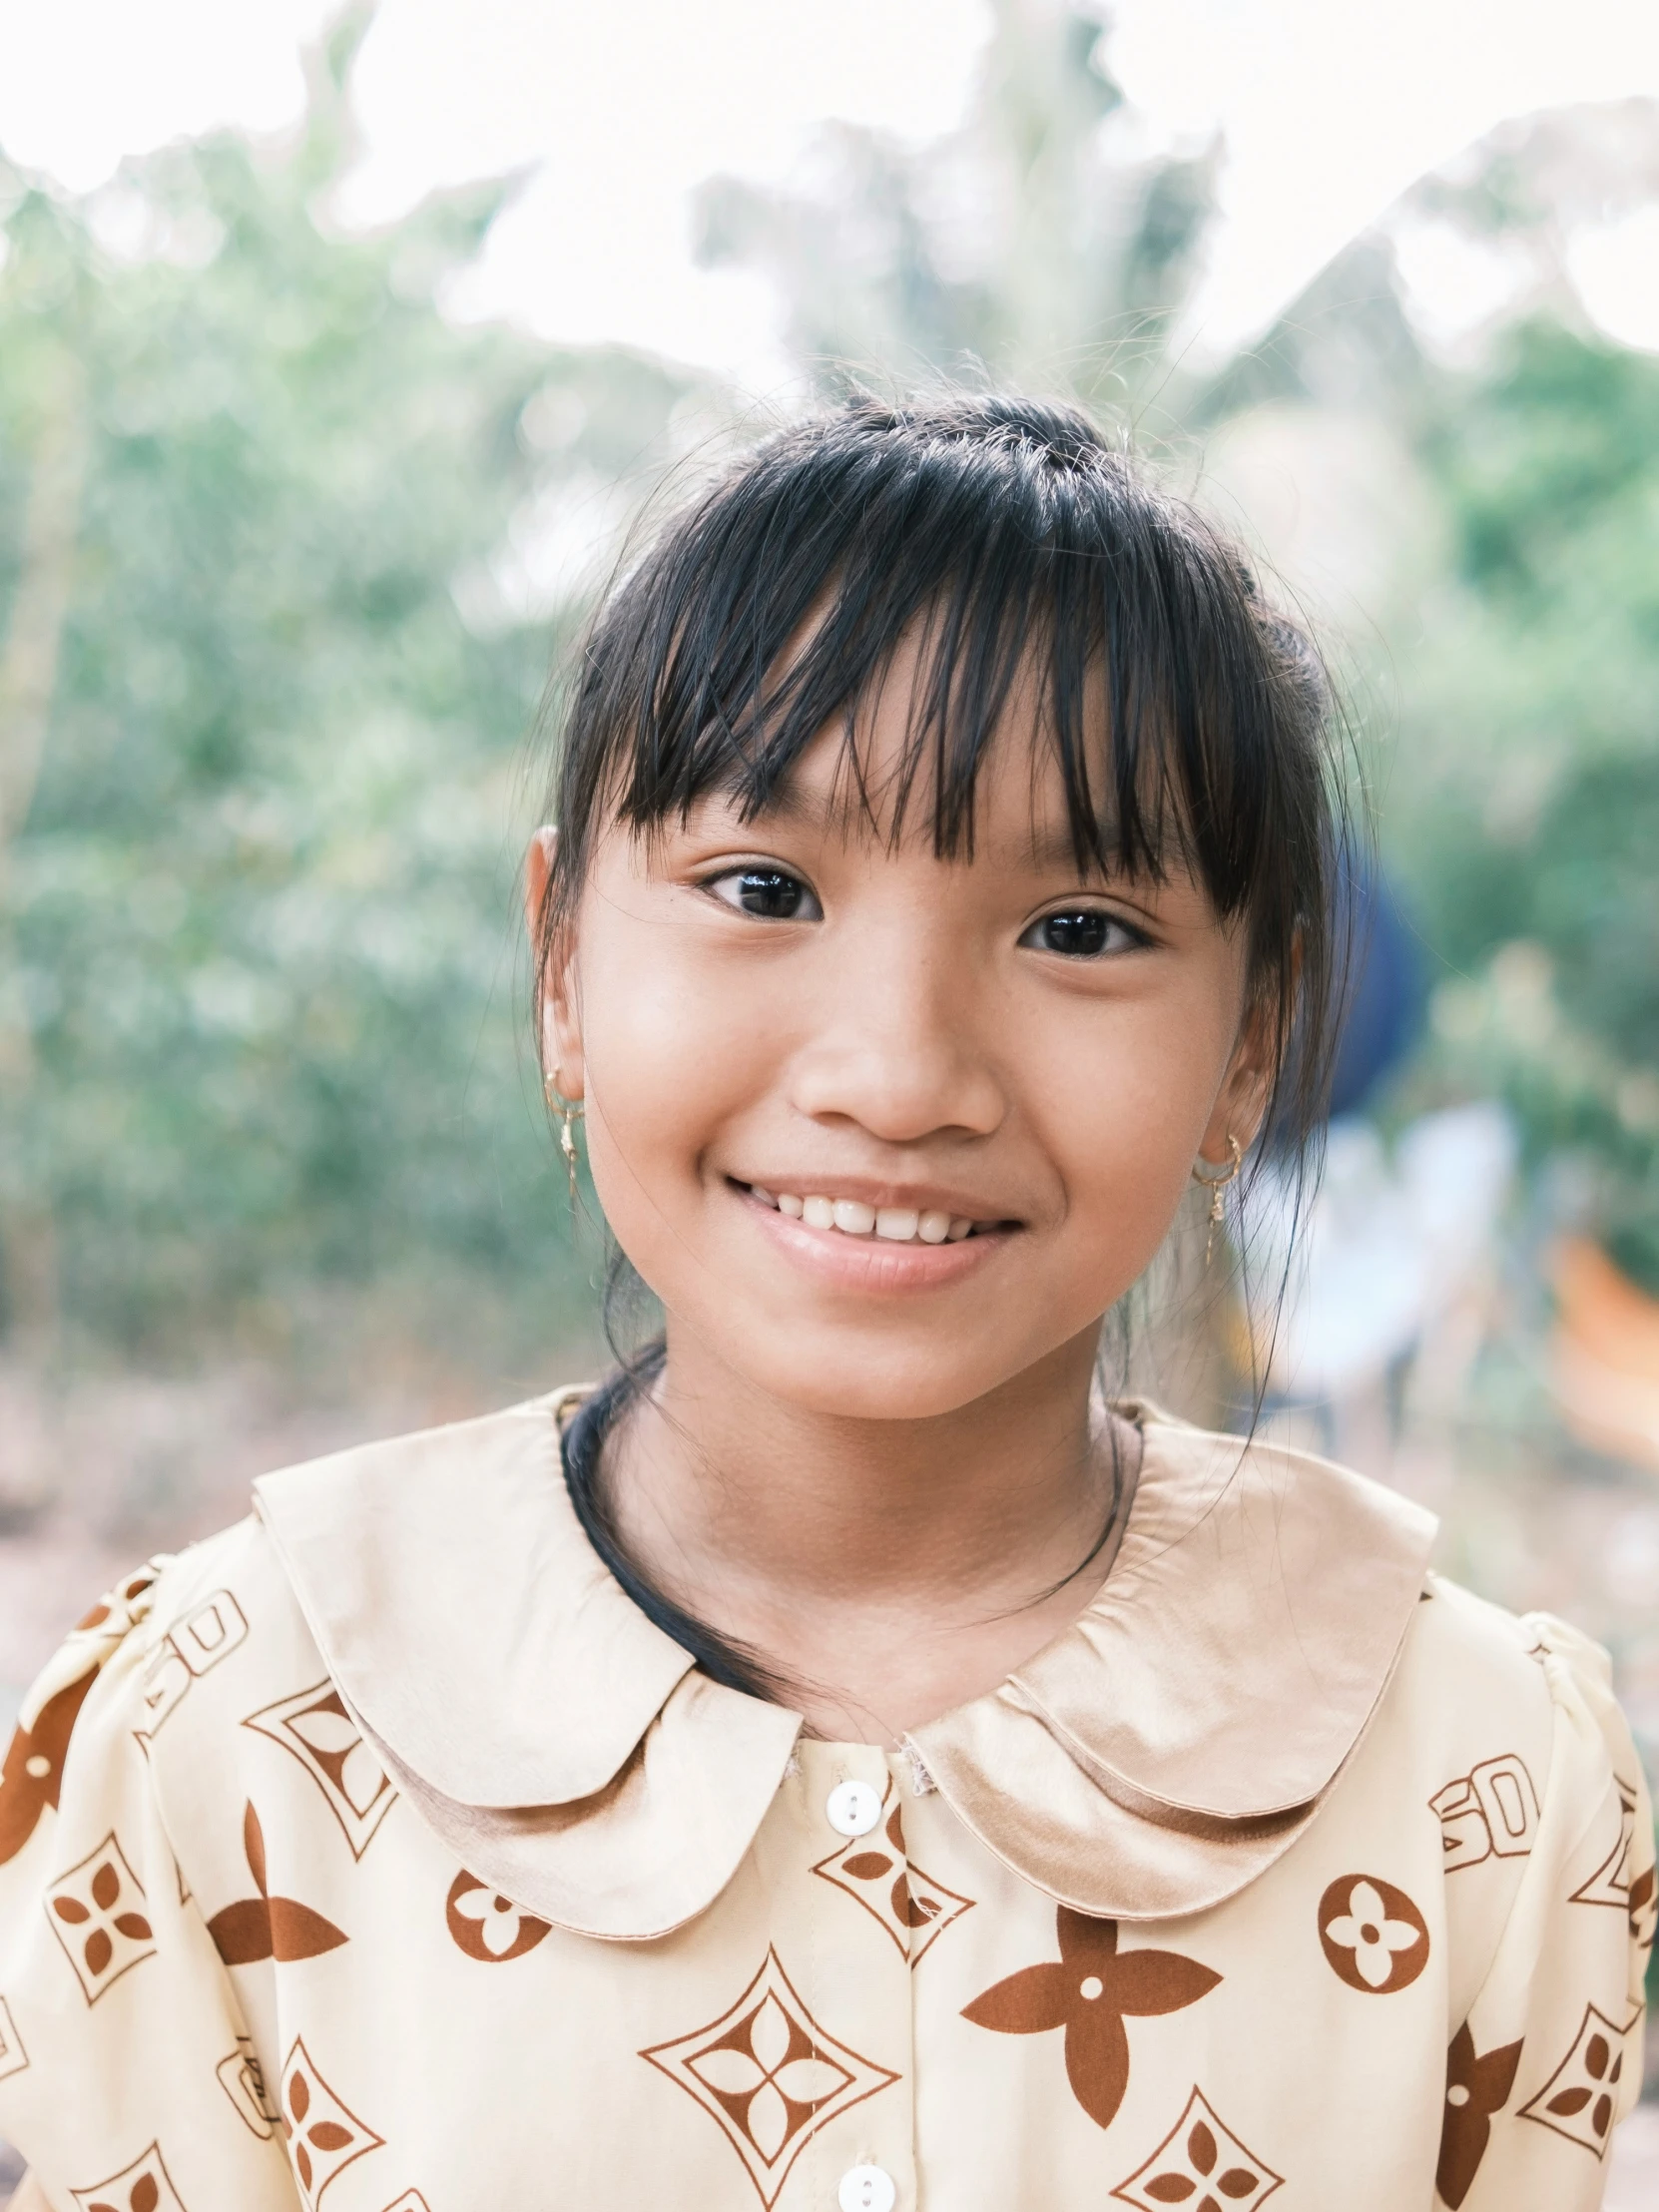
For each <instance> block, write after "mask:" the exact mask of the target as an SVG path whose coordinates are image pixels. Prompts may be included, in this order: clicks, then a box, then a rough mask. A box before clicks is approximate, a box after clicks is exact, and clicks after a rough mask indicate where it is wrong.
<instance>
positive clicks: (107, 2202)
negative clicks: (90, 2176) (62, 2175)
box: [70, 2143, 185, 2212]
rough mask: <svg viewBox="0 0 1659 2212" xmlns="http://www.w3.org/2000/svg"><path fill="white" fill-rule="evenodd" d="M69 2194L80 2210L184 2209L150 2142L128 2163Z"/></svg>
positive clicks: (148, 2211)
mask: <svg viewBox="0 0 1659 2212" xmlns="http://www.w3.org/2000/svg"><path fill="white" fill-rule="evenodd" d="M70 2195H71V2196H72V2197H73V2198H74V2199H75V2202H76V2203H77V2204H78V2205H80V2206H81V2207H82V2208H83V2212H185V2204H184V2199H183V2198H182V2197H181V2196H180V2194H179V2192H178V2190H177V2189H175V2188H174V2186H173V2183H172V2180H171V2179H170V2178H169V2175H168V2171H167V2165H166V2162H165V2161H164V2159H163V2157H162V2154H161V2150H160V2147H159V2146H158V2145H157V2144H155V2143H152V2144H151V2146H150V2148H149V2149H148V2150H147V2151H145V2152H143V2153H142V2155H141V2156H139V2157H137V2158H135V2159H134V2160H133V2163H132V2164H131V2165H130V2166H123V2167H122V2169H121V2171H120V2173H118V2174H111V2176H110V2178H109V2180H108V2181H98V2182H94V2184H93V2185H92V2187H91V2188H90V2189H72V2190H71V2191H70Z"/></svg>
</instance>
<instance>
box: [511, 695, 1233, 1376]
mask: <svg viewBox="0 0 1659 2212" xmlns="http://www.w3.org/2000/svg"><path fill="white" fill-rule="evenodd" d="M908 692H909V682H908V671H907V670H906V668H905V667H904V666H903V665H902V664H900V665H899V666H897V667H895V669H894V671H893V673H892V675H891V677H890V678H889V680H888V682H887V684H886V685H885V686H884V688H883V691H882V693H881V696H880V698H879V699H878V701H877V702H876V706H875V709H874V712H873V715H872V716H871V718H870V722H869V732H868V743H867V746H866V747H865V748H864V749H863V757H864V760H865V765H866V769H867V772H868V775H869V780H870V790H871V794H872V799H873V803H874V806H875V811H876V814H877V817H878V818H879V817H880V815H881V814H882V812H883V809H882V806H881V798H880V795H881V792H882V789H883V770H884V769H885V770H886V772H887V774H888V775H890V770H891V765H892V764H893V763H894V762H895V761H896V760H897V759H898V758H899V756H900V753H901V749H902V745H903V739H904V732H905V723H906V715H907V709H908ZM1018 719H1019V718H1018V717H1015V716H1011V717H1010V727H1009V728H1008V730H1007V732H1006V735H1005V736H1004V737H1003V738H1002V740H1001V741H1000V742H999V744H998V747H997V749H996V751H995V753H994V755H993V757H992V760H991V762H990V764H989V766H988V769H987V771H986V773H985V775H984V776H983V777H982V778H981V781H980V787H979V793H978V810H977V821H976V831H975V850H974V856H973V858H972V859H971V860H967V859H955V860H940V859H937V858H935V857H934V855H933V851H932V846H931V831H930V828H929V826H928V825H927V824H926V822H925V821H922V822H921V823H919V824H918V825H917V826H916V828H915V829H914V830H909V829H907V830H906V831H905V834H904V836H903V838H902V839H901V840H900V841H899V843H898V844H897V845H896V847H892V846H890V845H889V841H888V839H887V837H886V836H885V835H884V834H883V833H882V831H881V830H880V829H879V828H878V829H877V830H875V831H871V830H870V828H869V825H868V823H867V821H860V820H859V819H858V817H857V816H856V815H855V814H852V815H849V814H848V812H847V810H846V809H845V807H844V805H843V801H844V797H845V774H844V767H843V766H842V764H841V747H840V741H839V736H838V733H837V734H834V735H831V736H829V737H827V738H826V739H825V740H824V741H822V742H821V743H820V744H819V745H818V746H816V747H815V748H814V749H813V750H812V751H811V752H810V753H809V754H808V755H807V756H806V757H805V759H804V761H803V763H802V766H801V768H800V771H799V773H798V775H797V776H796V778H795V780H794V782H793V785H792V787H791V789H790V791H789V794H788V796H787V799H786V801H785V803H784V804H783V805H781V806H780V807H779V808H777V809H776V810H774V811H773V812H771V813H769V814H768V815H767V816H766V817H765V818H763V819H762V820H761V821H758V822H752V823H749V824H747V825H746V824H744V823H742V822H740V821H739V819H738V817H737V813H736V810H735V809H734V807H733V806H732V805H731V804H730V803H729V802H726V801H723V800H721V799H718V798H712V799H708V800H706V801H704V802H703V803H701V804H700V805H699V806H698V807H697V808H696V810H695V811H694V813H693V814H692V817H691V819H690V821H689V822H688V823H687V824H686V825H685V826H684V827H682V826H681V825H680V823H679V822H678V820H677V819H673V820H671V821H670V822H669V823H668V824H666V825H664V826H663V827H662V829H661V830H660V831H659V832H658V833H656V834H654V835H653V836H652V837H650V838H642V837H638V836H634V835H632V834H630V833H628V832H626V831H624V830H617V829H613V830H611V831H610V832H609V833H607V834H606V835H605V836H604V837H603V838H602V839H601V841H600V842H599V845H598V848H597V850H596V852H595V855H594V859H593V863H592V867H591V870H590V873H589V877H588V880H587V882H586V884H585V886H584V890H583V894H582V898H581V902H580V906H579V909H578V912H577V917H576V924H575V929H574V933H573V936H572V938H571V940H570V942H569V943H568V945H567V946H566V947H565V958H564V963H563V966H562V968H561V970H560V972H558V973H557V974H556V975H555V976H553V977H552V978H551V981H550V988H549V991H548V996H547V1000H546V1007H545V1018H546V1022H547V1032H548V1033H547V1040H546V1041H547V1065H548V1068H549V1070H550V1071H551V1072H553V1073H554V1074H555V1075H556V1078H557V1080H558V1082H559V1085H560V1087H561V1089H563V1090H564V1091H565V1093H566V1094H567V1095H576V1096H581V1097H582V1098H583V1099H584V1100H585V1103H586V1119H585V1129H586V1134H587V1143H588V1151H589V1158H590V1162H591V1165H592V1171H593V1178H594V1184H595V1188H596V1190H597V1192H598V1195H599V1200H600V1203H601V1205H602V1206H603V1208H604V1210H605V1215H606V1218H607V1219H608V1221H609V1222H610V1225H611V1227H612V1229H613V1231H614V1232H615V1234H616V1236H617V1239H618V1240H619V1242H620V1243H621V1245H622V1248H623V1250H624V1251H625V1252H626V1253H627V1255H628V1257H629V1259H630V1260H631V1261H632V1262H633V1264H634V1266H635V1267H636V1268H637V1270H638V1271H639V1273H640V1275H641V1276H642V1277H643V1278H644V1279H645V1281H646V1282H647V1283H648V1284H649V1285H650V1287H651V1289H652V1290H653V1291H654V1292H655V1293H656V1294H657V1296H658V1298H659V1299H660V1300H661V1301H662V1304H663V1306H664V1308H665V1309H666V1312H667V1315H668V1319H669V1334H670V1345H671V1351H672V1348H673V1347H674V1346H675V1345H676V1344H678V1343H680V1342H682V1341H683V1333H685V1332H691V1333H693V1334H694V1335H695V1336H696V1337H697V1338H698V1339H700V1340H701V1341H702V1346H703V1348H704V1350H705V1351H706V1352H707V1353H710V1354H713V1355H714V1356H715V1357H716V1358H717V1359H718V1360H719V1361H720V1362H722V1363H723V1364H724V1365H725V1366H727V1367H728V1368H729V1369H731V1370H734V1371H736V1372H737V1373H738V1374H739V1375H741V1376H742V1377H744V1378H745V1379H746V1380H747V1381H748V1382H749V1383H751V1384H752V1385H754V1386H755V1387H757V1388H759V1389H761V1390H764V1391H766V1392H768V1393H769V1394H772V1395H774V1396H776V1397H778V1398H781V1399H783V1400H785V1401H787V1402H789V1403H791V1404H793V1405H795V1406H797V1407H799V1408H800V1409H801V1410H803V1411H808V1410H812V1411H818V1412H824V1413H836V1414H843V1415H850V1416H853V1417H862V1418H866V1419H878V1420H885V1419H905V1418H916V1417H920V1416H926V1415H930V1414H939V1413H946V1412H950V1411H954V1410H956V1409H957V1408H959V1407H961V1406H963V1405H966V1404H968V1403H970V1402H971V1401H973V1400H974V1399H976V1398H979V1397H981V1396H982V1395H984V1394H985V1393H986V1392H987V1391H989V1390H992V1389H994V1388H996V1387H997V1386H998V1385H999V1384H1001V1383H1007V1382H1009V1381H1010V1380H1011V1379H1012V1378H1014V1377H1015V1376H1018V1375H1020V1374H1022V1373H1024V1372H1025V1371H1026V1370H1028V1369H1030V1368H1032V1367H1034V1366H1035V1365H1036V1364H1037V1363H1039V1362H1041V1361H1043V1360H1045V1359H1046V1358H1047V1357H1049V1356H1050V1355H1054V1354H1056V1353H1058V1352H1060V1350H1061V1348H1063V1347H1074V1348H1075V1347H1083V1346H1086V1347H1088V1348H1090V1349H1092V1345H1093V1342H1094V1335H1095V1332H1096V1330H1097V1327H1098V1324H1099V1321H1100V1318H1101V1316H1102V1315H1103V1314H1104V1313H1105V1312H1106V1310H1107V1309H1108V1308H1109V1307H1110V1306H1112V1305H1113V1304H1114V1303H1115V1302H1116V1301H1117V1300H1118V1299H1119V1298H1120V1297H1121V1296H1122V1295H1123V1293H1124V1292H1125V1291H1127V1290H1128V1289H1129V1287H1130V1286H1131V1284H1133V1283H1134V1281H1135V1280H1136V1278H1137V1277H1138V1276H1139V1275H1140V1274H1141V1273H1142V1271H1143V1270H1144V1269H1145V1267H1146V1266H1147V1264H1148V1262H1149V1261H1150V1260H1151V1258H1152V1256H1153V1254H1154V1253H1155V1252H1156V1250H1157V1248H1158V1246H1159V1244H1160V1243H1161V1242H1162V1240H1163V1238H1164V1235H1165V1233H1166V1231H1167V1230H1168V1228H1169V1226H1170V1222H1171V1219H1172V1217H1173V1215H1174V1213H1175V1210H1176V1207H1177V1205H1178V1203H1179V1202H1180V1200H1181V1197H1182V1195H1183V1193H1184V1192H1185V1190H1186V1189H1187V1186H1188V1177H1189V1175H1190V1173H1191V1170H1192V1168H1193V1164H1194V1161H1195V1158H1196V1156H1197V1155H1198V1154H1199V1153H1200V1152H1203V1153H1204V1154H1205V1155H1206V1156H1207V1157H1208V1158H1209V1159H1210V1160H1213V1161H1215V1162H1216V1163H1218V1164H1225V1163H1226V1161H1227V1160H1228V1158H1229V1153H1228V1136H1229V1134H1230V1133H1231V1134H1232V1135H1233V1136H1235V1137H1237V1138H1238V1139H1239V1140H1240V1142H1241V1143H1242V1144H1248V1143H1249V1141H1250V1138H1251V1137H1252V1135H1253V1134H1254V1132H1255V1129H1256V1126H1257V1123H1258V1121H1259V1119H1260V1115H1261V1111H1262V1104H1263V1099H1264V1095H1265V1086H1266V1070H1265V1069H1264V1066H1263V1063H1262V1052H1261V1040H1260V1038H1259V1036H1258V1034H1257V1029H1258V1025H1257V1024H1255V1023H1254V1022H1251V1021H1249V1020H1247V1018H1246V988H1245V985H1246V972H1245V958H1244V948H1243V945H1242V943H1241V941H1240V937H1239V933H1238V932H1237V931H1233V930H1228V929H1224V928H1223V927H1222V926H1221V925H1220V924H1219V923H1218V921H1217V919H1216V916H1215V914H1214V912H1213V911H1212V909H1211V906H1210V903H1209V900H1208V899H1207V897H1206V895H1205V894H1204V892H1203V891H1202V890H1201V889H1200V887H1199V886H1198V885H1197V884H1195V883H1194V882H1193V881H1192V880H1191V879H1190V878H1189V877H1187V876H1185V875H1184V874H1180V873H1176V874H1174V875H1172V876H1171V878H1170V879H1169V880H1168V881H1167V882H1165V883H1162V884H1152V883H1148V882H1130V881H1127V880H1124V881H1118V880H1111V879H1107V878H1104V877H1098V876H1097V877H1093V878H1088V877H1085V876H1083V875H1080V874H1079V872H1078V868H1077V863H1076V860H1075V858H1074V856H1073V854H1072V850H1071V842H1070V838H1069V835H1068V833H1067V830H1066V816H1065V810H1064V804H1063V798H1062V794H1061V791H1060V788H1059V782H1058V776H1057V773H1052V772H1046V771H1045V772H1044V773H1043V774H1041V775H1039V776H1038V778H1037V780H1036V782H1035V785H1033V778H1032V769H1031V762H1032V759H1033V755H1032V752H1031V749H1030V746H1029V744H1028V743H1026V742H1022V734H1021V731H1020V730H1019V728H1018V727H1017V723H1018ZM1027 734H1028V732H1027ZM837 771H839V773H837ZM922 811H923V812H924V810H922ZM544 835H545V833H544ZM546 860H547V854H546V849H545V847H544V845H543V844H542V843H541V842H540V840H538V845H537V846H536V847H535V848H534V849H533V851H532V856H531V886H530V889H531V899H532V911H534V910H535V901H536V899H537V896H538V893H539V888H540V884H541V883H542V882H544V881H545V871H546ZM815 1202H817V1203H815ZM826 1202H828V1204H827V1203H826ZM830 1208H832V1209H833V1217H832V1218H833V1220H834V1222H835V1223H836V1224H838V1225H837V1226H827V1225H826V1223H827V1221H828V1220H829V1219H830ZM929 1217H932V1218H931V1219H930V1218H929ZM872 1222H873V1224H874V1226H873V1227H872V1226H871V1224H872ZM967 1222H971V1223H972V1225H973V1227H972V1232H971V1234H969V1235H965V1236H964V1235H963V1234H962V1225H963V1224H964V1223H967ZM947 1223H948V1224H949V1225H950V1227H949V1228H946V1226H945V1225H946V1224H947ZM883 1231H885V1232H890V1234H882V1233H881V1232H883ZM941 1237H942V1241H935V1240H938V1239H940V1238H941Z"/></svg>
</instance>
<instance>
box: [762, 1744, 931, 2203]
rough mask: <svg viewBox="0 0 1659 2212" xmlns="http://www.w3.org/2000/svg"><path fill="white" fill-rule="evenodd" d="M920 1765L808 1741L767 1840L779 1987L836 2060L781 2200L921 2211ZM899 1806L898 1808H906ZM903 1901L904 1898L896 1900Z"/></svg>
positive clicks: (804, 2027) (798, 2036)
mask: <svg viewBox="0 0 1659 2212" xmlns="http://www.w3.org/2000/svg"><path fill="white" fill-rule="evenodd" d="M911 1788H913V1779H912V1776H911V1772H910V1768H909V1766H908V1764H907V1763H906V1762H905V1761H904V1760H903V1759H902V1758H900V1757H898V1756H897V1755H893V1756H892V1757H890V1758H889V1757H888V1756H887V1755H886V1754H884V1753H882V1752H881V1751H879V1750H877V1749H875V1748H874V1747H873V1746H866V1745H848V1744H824V1743H812V1742H803V1743H802V1744H801V1745H799V1746H798V1749H797V1753H796V1758H795V1760H794V1761H793V1762H792V1767H791V1772H790V1773H789V1774H788V1775H787V1776H786V1777H785V1780H784V1783H783V1786H782V1788H781V1790H780V1792H779V1801H778V1803H777V1805H776V1806H775V1807H774V1810H773V1815H772V1817H771V1818H770V1819H769V1820H768V1822H767V1823H766V1825H765V1827H764V1829H763V1831H762V1835H761V1837H760V1838H759V1839H757V1856H758V1858H759V1859H760V1861H761V1864H762V1867H763V1869H764V1872H765V1875H766V1879H767V1883H768V1889H769V1892H770V1903H771V1915H772V1924H773V1950H774V1954H775V1958H776V1961H777V1969H778V1975H777V1996H778V2000H779V2003H780V2005H781V2006H782V2008H783V2009H784V2011H785V2012H786V2013H790V2014H792V2015H794V2017H793V2020H792V2026H793V2029H794V2039H793V2041H792V2044H791V2048H792V2049H795V2050H800V2049H802V2048H803V2047H804V2043H803V2038H805V2039H806V2040H808V2041H810V2042H811V2044H812V2046H813V2048H814V2050H815V2051H816V2052H818V2053H820V2054H821V2055H822V2058H823V2059H824V2060H825V2061H826V2062H827V2066H826V2070H825V2072H824V2077H823V2079H822V2081H820V2082H819V2083H817V2084H815V2086H816V2087H818V2088H819V2089H820V2090H824V2089H828V2090H829V2091H830V2094H829V2095H827V2096H825V2097H824V2098H823V2101H822V2103H821V2104H820V2106H819V2108H818V2110H817V2111H816V2112H815V2113H814V2115H813V2119H812V2122H811V2123H810V2124H811V2126H812V2133H811V2135H810V2137H809V2139H808V2140H807V2141H806V2142H805V2143H804V2145H803V2147H802V2149H801V2152H800V2154H799V2156H798V2157H797V2158H796V2159H795V2160H794V2161H793V2162H792V2164H791V2166H790V2169H789V2172H788V2174H787V2177H786V2178H785V2180H784V2182H783V2185H782V2187H781V2188H780V2190H779V2192H778V2195H777V2198H776V2201H775V2205H774V2207H773V2212H914V2207H915V2205H916V2201H917V2197H916V2175H915V2077H914V2032H913V2020H912V2014H911V2004H912V1980H911V1972H910V1961H909V1953H908V1932H907V1929H906V1928H905V1926H904V1921H903V1904H904V1901H905V1899H906V1898H907V1894H908V1893H907V1890H906V1887H905V1884H906V1878H907V1874H908V1862H907V1859H906V1857H905V1853H904V1849H903V1842H902V1837H903V1829H902V1819H901V1807H902V1803H903V1800H904V1797H905V1795H906V1793H907V1791H908V1790H910V1789H911ZM895 1814H900V1818H898V1819H895V1818H894V1815H895ZM895 1900H896V1901H897V1902H896V1903H895Z"/></svg>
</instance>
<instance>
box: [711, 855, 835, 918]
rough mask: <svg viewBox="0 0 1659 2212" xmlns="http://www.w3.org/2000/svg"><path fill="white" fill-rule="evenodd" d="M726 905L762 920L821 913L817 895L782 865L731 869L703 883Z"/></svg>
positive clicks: (819, 914)
mask: <svg viewBox="0 0 1659 2212" xmlns="http://www.w3.org/2000/svg"><path fill="white" fill-rule="evenodd" d="M704 888H705V889H706V890H709V891H712V892H713V893H714V895H715V897H716V898H718V899H720V900H721V901H722V902H723V903H724V904H725V905H728V906H736V907H737V908H738V910H739V911H740V912H741V913H745V914H758V915H759V916H760V918H761V919H762V920H763V921H819V920H822V919H823V914H822V911H821V909H820V906H819V902H818V899H817V897H816V896H815V895H814V893H813V891H812V890H811V889H810V888H809V886H808V885H807V884H805V883H804V882H803V881H802V880H801V878H800V876H799V875H788V874H786V873H785V871H784V870H783V869H782V868H776V867H745V868H734V869H733V871H732V873H731V874H730V875H718V876H716V877H715V879H714V881H713V882H711V883H707V884H705V886H704Z"/></svg>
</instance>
